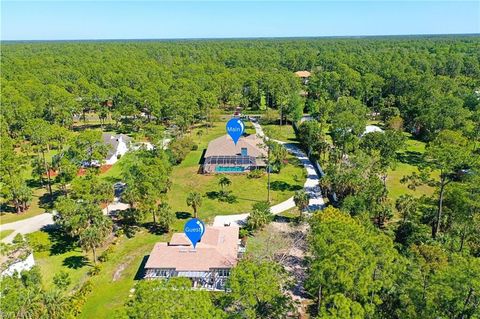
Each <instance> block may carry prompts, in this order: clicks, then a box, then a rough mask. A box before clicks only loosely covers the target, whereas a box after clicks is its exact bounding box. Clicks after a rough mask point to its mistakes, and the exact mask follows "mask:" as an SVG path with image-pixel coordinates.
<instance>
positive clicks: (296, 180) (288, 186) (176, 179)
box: [167, 123, 305, 229]
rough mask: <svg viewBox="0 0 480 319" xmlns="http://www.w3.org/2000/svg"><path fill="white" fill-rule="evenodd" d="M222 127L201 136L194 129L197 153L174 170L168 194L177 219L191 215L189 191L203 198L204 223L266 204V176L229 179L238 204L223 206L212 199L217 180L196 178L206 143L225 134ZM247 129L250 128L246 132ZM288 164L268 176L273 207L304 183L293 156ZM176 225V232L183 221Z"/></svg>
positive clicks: (211, 176) (204, 132) (188, 157)
mask: <svg viewBox="0 0 480 319" xmlns="http://www.w3.org/2000/svg"><path fill="white" fill-rule="evenodd" d="M246 124H247V123H246ZM223 125H224V124H223V123H216V125H215V126H214V127H213V128H210V129H209V131H208V132H207V131H206V129H202V131H203V134H201V135H198V134H197V133H196V132H198V130H199V129H195V130H194V131H193V132H192V133H191V136H192V138H193V139H194V140H195V142H196V143H197V144H198V145H199V148H198V150H197V151H192V152H190V153H189V154H188V155H187V157H186V158H185V160H184V161H183V162H182V163H181V164H180V165H178V166H175V167H174V168H173V172H172V174H171V178H172V188H171V190H170V191H169V192H168V194H167V198H168V203H169V205H170V207H172V209H173V210H174V211H175V212H176V213H177V217H178V216H182V217H183V218H187V217H189V214H190V213H191V212H192V209H191V208H190V207H188V206H187V204H186V197H187V194H188V193H189V192H191V191H197V192H199V193H200V194H202V195H203V203H202V206H201V208H200V210H199V217H200V218H202V219H203V220H204V221H205V222H211V221H212V220H213V217H214V216H215V215H220V214H238V213H244V212H249V211H250V210H251V207H252V204H254V203H255V202H259V201H264V200H266V198H267V176H266V175H264V176H263V177H261V178H258V179H249V178H247V176H246V175H228V178H230V180H231V181H232V185H231V186H229V188H228V189H229V190H231V191H232V194H233V195H234V196H236V198H237V200H236V202H234V203H226V202H221V201H219V200H218V199H216V198H215V192H218V191H219V190H220V186H219V185H218V180H219V178H220V177H219V176H218V175H208V176H207V175H201V174H198V170H199V162H200V158H201V156H202V153H203V150H204V149H206V147H207V145H208V142H209V141H211V140H212V139H214V138H216V137H218V136H221V135H223V134H224V133H225V128H224V126H223ZM249 126H250V124H249V125H248V126H247V129H248V127H249ZM288 160H289V164H288V165H287V166H286V167H285V168H284V169H283V170H282V171H281V173H280V174H271V176H270V180H271V200H272V204H275V203H279V202H281V201H283V200H286V199H288V198H289V197H290V196H292V195H293V193H294V191H295V190H298V189H301V188H302V185H303V183H304V181H305V172H304V170H303V167H302V166H301V164H300V163H299V162H298V161H297V160H296V158H294V157H293V156H290V157H289V158H288ZM179 222H180V223H176V224H175V225H174V228H176V229H178V228H177V227H178V226H180V225H181V224H183V221H179Z"/></svg>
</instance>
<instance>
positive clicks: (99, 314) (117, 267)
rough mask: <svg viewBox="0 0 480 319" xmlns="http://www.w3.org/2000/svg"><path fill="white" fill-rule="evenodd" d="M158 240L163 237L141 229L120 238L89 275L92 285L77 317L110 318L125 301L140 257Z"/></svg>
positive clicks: (133, 280)
mask: <svg viewBox="0 0 480 319" xmlns="http://www.w3.org/2000/svg"><path fill="white" fill-rule="evenodd" d="M162 240H163V241H164V240H166V238H165V237H164V236H158V235H154V234H151V233H149V232H147V231H145V230H143V231H142V232H139V233H137V234H136V235H135V237H133V238H130V239H128V238H126V237H122V238H120V240H119V241H118V242H117V244H116V245H115V248H114V252H113V253H112V254H111V255H110V258H109V259H108V261H106V262H105V263H103V264H102V270H101V272H100V274H98V275H97V276H94V277H92V279H91V281H92V284H93V286H94V288H93V291H92V293H91V294H90V295H88V297H87V301H86V303H85V305H84V307H83V310H82V313H81V315H80V316H79V317H80V318H96V319H101V318H112V317H113V314H114V313H115V311H117V310H119V309H120V308H122V307H123V306H124V304H125V302H126V301H127V299H128V295H129V294H130V289H132V288H133V287H134V285H135V283H136V276H137V272H138V271H139V269H141V268H140V267H143V263H142V261H143V259H144V257H146V256H147V255H149V254H150V251H151V249H152V248H153V245H154V243H156V242H158V241H162ZM137 279H138V278H137Z"/></svg>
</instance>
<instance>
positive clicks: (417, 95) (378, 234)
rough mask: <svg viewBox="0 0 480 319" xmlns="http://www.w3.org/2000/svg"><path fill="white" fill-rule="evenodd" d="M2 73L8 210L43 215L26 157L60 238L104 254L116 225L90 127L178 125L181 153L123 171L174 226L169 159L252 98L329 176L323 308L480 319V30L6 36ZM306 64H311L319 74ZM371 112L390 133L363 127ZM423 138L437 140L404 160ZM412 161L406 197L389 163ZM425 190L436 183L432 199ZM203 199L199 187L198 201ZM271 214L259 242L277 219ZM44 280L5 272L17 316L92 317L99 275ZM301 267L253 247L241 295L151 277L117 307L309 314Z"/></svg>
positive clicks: (315, 241)
mask: <svg viewBox="0 0 480 319" xmlns="http://www.w3.org/2000/svg"><path fill="white" fill-rule="evenodd" d="M1 70H2V72H1V88H2V90H1V109H0V114H1V117H0V123H1V131H0V134H1V135H0V136H1V156H0V186H1V200H2V203H1V204H2V211H3V210H5V211H11V212H13V213H18V214H20V213H22V212H24V211H26V210H28V207H29V205H30V203H31V200H32V189H33V187H34V186H32V182H31V180H30V179H29V177H28V176H26V175H28V174H25V173H24V172H25V170H27V167H28V168H29V169H30V170H31V171H32V172H31V175H32V178H33V179H34V180H36V181H37V185H38V184H40V185H41V187H43V188H44V189H45V192H46V193H47V199H46V201H47V202H48V205H50V206H49V207H50V208H55V209H56V211H58V215H57V216H56V218H55V221H56V223H57V225H58V226H59V227H60V229H61V230H62V234H63V236H65V238H70V239H73V240H74V243H75V245H78V246H79V247H81V248H82V249H84V250H85V251H92V253H93V256H94V257H93V260H94V262H95V263H96V262H97V256H96V249H100V247H103V245H104V244H105V242H108V240H107V239H108V238H109V237H110V235H111V234H112V232H113V228H114V227H113V226H112V221H111V220H110V218H108V217H106V216H104V215H103V214H102V213H101V207H102V205H103V204H105V203H107V202H108V201H109V199H110V198H111V197H112V196H113V195H112V194H113V186H112V185H110V184H108V182H106V181H105V180H103V179H100V178H99V177H98V175H99V171H98V168H96V167H89V168H87V169H86V170H87V173H86V174H85V176H77V171H78V169H79V168H80V167H81V166H82V164H83V163H85V162H93V161H101V160H102V159H103V158H104V155H105V154H106V152H107V150H106V149H105V147H104V146H103V145H102V144H101V143H100V139H101V131H99V130H90V129H89V127H90V126H95V127H97V126H98V127H100V128H101V129H103V128H104V127H108V129H109V130H115V131H117V132H122V133H127V134H135V135H136V136H142V138H145V139H147V140H148V141H150V142H151V143H152V144H154V145H156V146H161V145H163V144H162V143H163V142H162V139H163V137H164V135H165V131H166V130H170V131H171V129H172V128H175V129H176V133H175V134H174V137H173V141H172V144H171V147H170V148H169V149H168V150H163V149H162V147H157V148H155V149H154V150H152V151H148V150H145V149H140V150H138V151H136V152H134V154H133V155H132V156H131V158H129V159H128V161H127V162H126V164H125V167H124V168H123V175H122V177H123V179H124V181H125V182H126V184H127V188H126V190H125V198H126V199H127V200H128V202H129V203H130V204H131V207H132V208H133V209H132V210H131V211H130V213H129V214H130V215H126V216H122V220H121V221H120V223H121V224H122V225H125V224H128V225H132V224H135V223H138V220H139V219H140V217H139V215H148V216H153V220H154V222H155V223H158V224H159V225H160V226H161V228H162V229H163V231H164V232H168V231H169V227H170V225H171V223H172V219H173V218H174V217H172V212H171V211H169V209H168V207H166V206H165V205H163V204H160V205H158V202H159V201H161V199H162V198H163V197H164V196H165V194H166V193H168V192H169V191H170V187H171V185H170V179H169V174H170V172H171V168H172V166H175V165H177V164H178V163H180V162H181V161H182V159H183V157H184V156H185V152H188V151H190V149H191V148H192V145H191V143H190V141H189V138H190V137H189V135H188V132H189V131H190V129H191V128H192V127H193V126H194V125H197V124H199V123H205V125H206V127H207V128H208V127H209V123H211V122H213V121H214V119H215V118H216V117H218V115H219V114H231V113H232V112H233V110H235V108H236V107H241V108H242V110H243V112H245V113H251V114H258V115H261V116H262V117H263V119H264V120H265V121H271V122H275V123H280V125H290V124H293V125H294V126H295V128H296V133H297V139H298V142H299V143H300V144H301V145H302V147H303V148H304V150H305V151H306V152H307V153H308V154H309V157H310V158H311V159H312V160H318V162H319V163H320V165H321V166H322V167H323V171H324V172H325V175H324V176H323V178H322V179H321V180H320V187H321V189H322V193H323V195H324V197H325V198H326V199H328V203H327V207H326V208H325V209H324V210H321V211H318V212H310V213H311V214H309V215H308V216H302V218H300V220H298V221H297V222H300V223H307V224H308V225H309V233H308V240H307V243H308V255H309V256H308V260H307V268H308V274H307V278H306V280H305V288H306V291H307V293H308V295H309V298H310V299H311V301H312V305H311V307H310V308H309V313H310V315H311V317H315V318H392V319H393V318H412V319H413V318H425V319H426V318H451V319H454V318H455V319H460V318H461V319H466V318H480V235H479V234H480V186H479V185H480V38H479V37H478V36H455V37H454V36H436V37H378V38H355V39H348V38H330V39H313V38H312V39H258V40H198V41H194V40H184V41H181V40H178V41H177V40H176V41H110V42H100V41H99V42H83V41H79V42H38V43H35V42H33V43H29V42H12V43H2V52H1ZM299 70H308V71H310V72H311V76H310V77H309V79H308V81H303V82H302V81H301V79H299V78H298V77H296V76H295V74H294V72H295V71H299ZM304 114H308V115H309V116H310V120H307V121H301V119H302V116H303V115H304ZM92 118H95V119H98V123H97V122H95V121H96V120H92ZM371 122H374V123H375V124H377V125H380V126H382V128H383V129H384V131H383V133H379V132H376V133H369V134H364V130H365V126H366V125H367V124H369V123H371ZM297 128H298V129H297ZM408 141H413V142H415V143H418V145H425V147H424V150H422V152H421V153H420V152H408V151H407V152H404V151H403V150H404V148H405V145H406V143H407V142H408ZM52 150H54V151H55V152H54V153H55V154H54V155H53V156H51V153H52ZM32 154H33V155H32ZM280 162H281V161H280ZM407 162H408V163H409V164H412V163H413V164H414V165H415V167H416V168H415V170H412V171H409V172H408V174H404V176H402V179H401V183H402V184H403V185H407V186H408V189H410V190H411V191H412V193H411V194H401V195H399V196H396V195H395V196H394V197H392V193H393V191H392V189H391V188H389V187H388V182H389V180H391V175H392V172H393V171H395V169H396V167H397V165H398V164H399V163H407ZM413 164H412V165H413ZM52 172H55V174H53V173H52ZM132 185H135V186H132ZM422 187H423V188H422ZM425 187H429V189H431V192H429V193H424V192H420V191H419V189H424V188H425ZM52 188H53V190H52ZM300 195H302V194H300V193H299V195H298V196H297V195H296V196H297V197H296V203H297V202H298V203H299V204H297V206H302V207H304V206H305V205H304V203H301V202H302V200H301V198H300ZM297 199H298V200H297ZM200 200H201V199H195V198H194V197H192V207H193V205H196V204H195V203H196V201H200ZM303 202H304V201H303ZM307 203H308V201H307ZM197 204H200V203H197ZM189 205H190V204H189ZM266 210H267V211H268V206H267V209H266ZM267 213H268V212H267ZM261 220H263V222H259V223H256V224H255V225H256V226H255V227H251V228H252V229H250V233H249V234H250V236H255V231H256V230H258V229H261V228H263V227H264V226H265V224H267V223H268V221H269V218H264V219H261ZM253 228H255V229H253ZM257 228H258V229H257ZM16 245H26V243H24V242H23V241H22V240H20V239H19V240H18V241H17V243H16ZM2 249H4V250H8V249H10V248H5V247H3V248H2ZM95 271H100V268H94V269H93V274H92V275H95V274H94V273H95ZM37 272H38V271H36V270H32V271H31V272H29V273H25V274H24V275H23V276H22V277H21V278H15V277H12V278H8V279H6V280H3V281H2V293H1V297H0V298H1V304H2V306H1V308H2V313H3V314H4V315H5V318H67V317H75V316H77V315H78V314H79V313H81V304H82V300H83V299H84V298H86V297H85V296H86V295H88V293H89V291H90V290H92V287H90V286H89V285H88V282H87V283H86V284H84V285H83V286H81V287H80V288H79V289H77V290H76V291H74V292H68V293H67V292H66V291H64V290H63V289H62V278H61V276H58V277H57V282H58V284H57V282H56V283H55V285H56V287H57V288H58V289H56V290H54V291H46V290H45V288H44V287H42V284H41V282H42V280H41V278H39V274H38V273H37ZM287 277H288V276H287V274H284V273H283V269H281V267H280V266H279V264H278V262H277V261H276V260H275V256H272V258H268V259H266V258H265V256H263V257H258V256H255V254H251V255H249V254H248V253H247V257H246V258H245V259H244V260H242V261H241V262H240V263H239V265H238V266H237V267H236V268H235V270H234V271H233V273H232V276H231V278H230V281H229V283H228V286H229V289H230V293H226V294H224V295H221V296H220V295H216V294H208V293H205V292H195V291H191V290H189V289H188V287H187V286H188V284H187V283H185V282H184V281H182V280H178V281H171V282H168V283H163V282H141V283H139V284H138V287H137V290H136V292H135V294H134V296H133V297H132V299H131V300H130V301H128V302H127V303H126V304H125V307H124V308H125V309H124V311H123V312H122V313H121V314H119V316H121V317H127V318H156V317H161V318H191V317H194V316H198V315H200V316H202V317H204V318H207V317H211V318H285V317H287V313H288V315H293V312H294V310H293V309H294V308H295V307H294V306H293V303H292V301H291V300H290V298H288V297H287V296H286V294H285V293H284V291H285V287H286V286H288V285H289V284H291V283H289V282H288V280H287V279H286V278H287ZM67 286H68V284H67ZM193 295H194V296H193ZM191 298H197V300H198V304H199V307H200V310H199V309H195V308H192V307H191V302H190V301H191ZM160 300H161V301H162V302H160ZM198 311H201V312H200V313H199V312H198Z"/></svg>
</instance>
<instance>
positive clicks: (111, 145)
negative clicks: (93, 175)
mask: <svg viewBox="0 0 480 319" xmlns="http://www.w3.org/2000/svg"><path fill="white" fill-rule="evenodd" d="M102 141H103V143H104V144H105V145H107V146H108V154H107V156H106V158H105V164H106V165H113V164H115V163H116V162H117V161H118V159H119V158H120V157H121V156H122V155H124V154H125V153H127V152H128V150H129V149H130V144H131V142H132V138H131V137H129V136H127V135H125V134H117V135H113V134H110V133H103V134H102Z"/></svg>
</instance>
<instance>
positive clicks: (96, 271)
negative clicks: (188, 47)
mask: <svg viewBox="0 0 480 319" xmlns="http://www.w3.org/2000/svg"><path fill="white" fill-rule="evenodd" d="M101 270H102V267H101V266H100V265H94V266H93V267H92V268H91V269H90V270H89V271H88V274H89V275H90V276H96V275H98V274H99V273H100V271H101Z"/></svg>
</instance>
